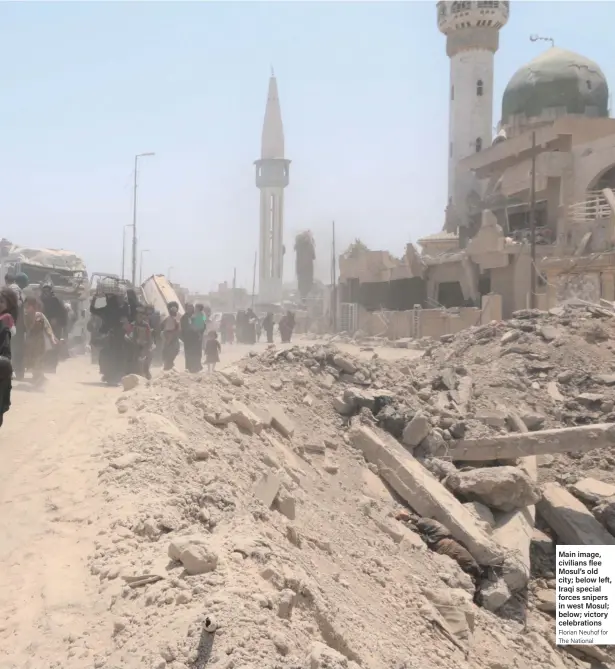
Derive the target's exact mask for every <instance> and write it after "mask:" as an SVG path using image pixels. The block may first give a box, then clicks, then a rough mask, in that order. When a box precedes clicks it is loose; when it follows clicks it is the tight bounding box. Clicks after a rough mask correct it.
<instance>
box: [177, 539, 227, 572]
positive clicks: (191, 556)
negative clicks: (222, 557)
mask: <svg viewBox="0 0 615 669" xmlns="http://www.w3.org/2000/svg"><path fill="white" fill-rule="evenodd" d="M179 561H180V562H181V563H182V564H183V565H184V568H185V569H186V573H188V574H190V575H191V576H194V575H196V574H207V573H208V572H210V571H214V569H215V568H216V567H217V566H218V556H217V555H216V553H214V552H213V551H212V550H211V549H210V548H208V547H207V546H205V545H203V544H188V545H187V546H186V547H185V548H184V550H182V552H181V553H180V554H179Z"/></svg>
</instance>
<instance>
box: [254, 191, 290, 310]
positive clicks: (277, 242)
mask: <svg viewBox="0 0 615 669" xmlns="http://www.w3.org/2000/svg"><path fill="white" fill-rule="evenodd" d="M260 212H261V225H260V229H261V242H260V247H261V248H260V254H259V256H260V263H259V266H260V271H259V284H258V295H259V300H260V301H261V302H279V301H281V299H282V286H283V269H284V246H283V229H284V220H283V217H284V190H283V189H282V188H277V187H274V188H272V187H265V188H261V206H260ZM271 235H272V236H273V240H272V241H270V236H271Z"/></svg>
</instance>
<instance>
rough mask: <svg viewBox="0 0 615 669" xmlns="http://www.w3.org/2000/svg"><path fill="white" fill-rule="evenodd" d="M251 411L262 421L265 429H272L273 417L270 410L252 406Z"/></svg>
mask: <svg viewBox="0 0 615 669" xmlns="http://www.w3.org/2000/svg"><path fill="white" fill-rule="evenodd" d="M250 409H251V410H252V411H253V412H254V413H255V414H256V415H257V416H258V417H259V418H260V419H261V423H262V424H263V427H271V422H272V420H273V417H272V415H271V413H270V411H269V410H268V409H266V408H263V407H259V406H252V407H250Z"/></svg>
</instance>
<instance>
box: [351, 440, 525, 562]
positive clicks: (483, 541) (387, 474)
mask: <svg viewBox="0 0 615 669" xmlns="http://www.w3.org/2000/svg"><path fill="white" fill-rule="evenodd" d="M350 440H351V443H352V444H353V446H354V447H355V448H357V449H359V450H360V451H361V452H362V453H363V455H364V456H365V459H366V460H367V461H368V462H371V463H373V464H375V465H377V466H378V470H379V473H380V476H381V477H382V478H383V479H384V480H385V481H386V482H387V483H388V484H389V485H390V486H391V487H392V488H393V490H395V492H396V493H397V494H398V495H400V496H401V497H402V498H403V499H404V500H405V501H406V502H407V503H408V505H409V506H410V507H411V508H412V509H413V510H414V511H415V512H416V513H418V514H419V515H420V516H422V517H424V518H433V519H435V520H437V521H439V522H441V523H442V524H443V525H444V526H445V527H446V528H447V529H448V530H449V532H450V533H451V535H452V536H453V537H454V538H455V539H456V540H457V541H459V542H460V543H462V544H463V545H464V546H465V547H466V548H467V550H468V551H469V552H470V554H471V555H472V557H473V558H474V559H475V560H476V561H477V562H478V563H479V564H482V565H496V564H504V565H505V566H506V567H509V568H510V570H512V571H514V570H515V567H516V565H515V564H514V561H513V562H511V561H510V560H509V559H508V557H507V556H506V555H505V551H504V550H503V549H502V548H501V547H500V546H499V545H498V544H496V543H495V542H494V541H493V539H492V538H491V537H490V536H489V535H488V533H487V532H485V530H484V529H483V527H482V525H481V524H480V521H479V520H477V519H476V518H475V517H474V516H473V515H472V514H471V513H470V512H469V511H468V510H467V509H466V508H465V507H464V506H463V504H462V503H461V502H460V501H459V500H458V499H457V498H456V497H455V496H454V495H453V494H452V493H451V492H450V491H449V490H447V489H446V488H445V487H444V486H443V485H442V484H440V482H439V481H438V480H437V479H436V478H435V477H434V476H433V475H432V474H430V473H429V472H428V471H427V470H426V469H425V468H424V467H423V466H422V465H421V464H420V463H419V462H418V461H417V460H416V459H415V458H414V457H412V455H410V453H408V452H407V451H406V450H405V449H404V448H403V446H401V444H399V443H398V442H397V441H396V440H395V439H394V438H393V437H391V436H390V435H388V434H387V433H385V432H382V431H381V430H371V429H369V428H367V427H355V428H353V429H352V430H351V432H350Z"/></svg>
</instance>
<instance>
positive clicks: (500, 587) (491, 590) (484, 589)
mask: <svg viewBox="0 0 615 669" xmlns="http://www.w3.org/2000/svg"><path fill="white" fill-rule="evenodd" d="M480 594H481V603H482V605H483V607H484V608H486V609H487V611H493V612H496V611H499V610H500V609H501V608H502V607H503V606H504V604H506V602H507V601H508V600H509V599H510V591H509V590H508V586H507V585H506V583H504V581H503V580H501V579H498V580H495V581H492V580H488V581H484V582H483V583H482V585H481V590H480Z"/></svg>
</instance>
